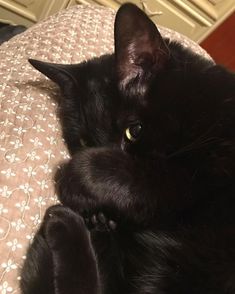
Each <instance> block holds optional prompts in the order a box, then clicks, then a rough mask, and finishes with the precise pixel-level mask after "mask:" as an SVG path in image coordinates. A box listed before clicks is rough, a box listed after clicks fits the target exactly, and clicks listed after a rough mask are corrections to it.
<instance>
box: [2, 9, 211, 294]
mask: <svg viewBox="0 0 235 294" xmlns="http://www.w3.org/2000/svg"><path fill="white" fill-rule="evenodd" d="M114 15H115V13H114V11H112V10H111V9H109V8H105V7H101V6H80V5H79V6H73V7H72V8H70V9H68V10H64V11H62V12H60V13H58V14H56V15H54V16H52V17H50V18H48V19H47V20H45V21H42V22H41V23H38V24H36V25H35V26H33V27H31V28H30V29H28V30H27V31H26V32H24V33H22V34H21V35H18V36H16V37H14V38H13V39H11V40H10V41H9V42H7V43H4V44H3V45H2V46H0V58H1V65H0V81H1V82H0V106H1V107H0V240H1V242H0V252H1V255H0V293H2V294H3V293H19V288H18V282H17V280H19V279H20V277H19V269H20V266H21V265H22V263H23V260H24V258H25V252H26V249H27V246H28V244H29V242H30V241H31V240H32V238H33V235H34V233H35V231H36V230H37V228H38V226H39V224H40V222H41V219H42V217H43V214H44V212H45V210H46V208H47V207H48V206H50V205H52V204H54V203H55V202H56V201H57V198H56V195H55V192H54V188H53V174H54V171H55V169H56V167H57V166H58V164H59V163H60V162H61V161H63V160H65V159H67V158H68V157H69V155H68V152H67V150H66V148H65V146H64V143H63V140H62V138H61V130H60V125H59V121H58V118H57V117H56V104H55V103H54V97H55V96H57V95H60V94H59V90H58V88H57V86H56V85H55V84H54V83H53V82H51V81H49V80H48V79H47V78H45V77H44V76H43V75H42V74H40V73H39V72H37V71H36V70H34V69H33V68H32V67H31V66H30V64H29V63H28V62H27V59H28V58H35V59H41V60H44V61H49V62H57V63H78V62H81V61H83V60H86V59H89V58H92V57H94V56H99V55H101V54H104V53H108V52H111V51H112V50H113V22H114ZM160 30H161V32H162V34H163V35H165V36H166V37H168V38H171V39H176V40H178V41H180V42H181V43H182V44H183V45H184V46H186V47H191V48H192V49H193V50H194V51H195V52H198V53H200V54H202V55H204V56H206V57H208V58H209V56H208V55H207V53H206V52H205V51H203V49H201V48H200V47H199V46H198V45H197V44H195V43H193V42H192V41H190V40H189V39H187V38H186V37H183V36H182V35H180V34H178V33H176V32H173V31H171V30H168V29H165V28H161V29H160Z"/></svg>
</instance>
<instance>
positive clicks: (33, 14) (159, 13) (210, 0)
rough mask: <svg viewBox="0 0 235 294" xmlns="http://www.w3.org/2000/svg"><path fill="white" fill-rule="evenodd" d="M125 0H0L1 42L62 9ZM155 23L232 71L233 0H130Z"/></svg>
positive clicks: (116, 4) (234, 46) (234, 51)
mask: <svg viewBox="0 0 235 294" xmlns="http://www.w3.org/2000/svg"><path fill="white" fill-rule="evenodd" d="M124 2H127V1H126V0H0V43H2V42H4V41H6V40H8V39H10V38H11V37H12V36H14V35H16V34H19V33H21V32H23V31H24V30H26V29H27V28H28V27H30V26H32V25H33V24H35V23H37V22H38V21H41V20H42V19H44V18H46V17H48V16H49V15H52V14H54V13H56V12H58V11H60V10H62V9H65V8H67V7H70V6H72V5H77V4H78V5H79V4H100V5H105V6H109V7H111V8H114V9H118V7H119V6H120V5H121V4H122V3H124ZM128 2H133V3H135V4H137V5H138V6H139V7H140V8H141V9H143V10H144V11H145V12H146V13H147V14H148V15H149V17H150V18H151V19H152V20H153V21H154V22H155V23H156V24H157V25H162V26H165V27H168V28H171V29H173V30H175V31H178V32H180V33H182V34H184V35H186V36H188V37H189V38H190V39H192V40H194V41H195V42H197V43H199V44H200V45H201V46H202V47H203V48H205V49H206V50H207V51H208V53H209V54H210V55H211V56H212V57H213V58H214V59H215V61H216V62H217V63H220V64H223V65H225V66H226V67H228V68H229V69H231V70H234V71H235V0H131V1H128Z"/></svg>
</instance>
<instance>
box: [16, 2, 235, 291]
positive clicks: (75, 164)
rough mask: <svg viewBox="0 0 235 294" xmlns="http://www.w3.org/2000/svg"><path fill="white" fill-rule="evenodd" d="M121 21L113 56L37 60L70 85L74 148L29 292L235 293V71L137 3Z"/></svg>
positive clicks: (28, 270)
mask: <svg viewBox="0 0 235 294" xmlns="http://www.w3.org/2000/svg"><path fill="white" fill-rule="evenodd" d="M114 30H115V53H114V54H113V55H107V56H103V57H100V58H97V59H93V60H90V61H87V62H84V63H81V64H76V65H59V64H49V63H44V62H41V61H36V60H30V63H31V64H32V65H33V66H34V67H35V68H37V69H38V70H40V71H41V72H42V73H44V74H45V75H47V76H48V77H49V78H50V79H52V80H53V81H55V82H56V83H58V85H59V86H60V88H61V90H62V93H63V96H64V99H62V101H61V105H60V117H61V121H62V128H63V135H64V138H65V140H66V143H67V146H68V149H69V151H70V153H71V156H72V157H71V160H70V161H69V162H68V163H66V164H64V166H63V167H62V169H61V172H60V174H57V190H58V196H59V199H60V201H61V203H62V204H63V205H64V206H54V207H51V208H49V209H48V211H47V213H46V216H45V218H44V222H43V224H42V226H41V228H40V230H39V232H38V233H37V234H36V237H35V239H34V242H33V244H32V246H31V247H30V248H29V251H28V254H27V259H26V262H25V264H24V267H23V270H22V280H21V289H22V293H24V294H32V293H33V294H37V293H45V294H65V293H66V294H75V293H79V294H93V293H94V294H106V293H107V294H115V293H118V294H120V293H122V294H125V293H126V294H143V293H145V294H176V293H177V294H189V293H190V294H193V293H195V294H199V293H200V294H204V293H205V294H210V293H211V294H212V293H213V294H231V293H235V76H234V75H233V74H232V73H230V72H228V71H227V70H225V69H224V68H222V67H220V66H218V65H215V64H214V63H213V62H212V61H209V60H207V59H204V58H202V57H200V56H198V55H196V54H194V53H193V52H191V51H190V50H188V49H185V48H183V47H182V46H181V45H180V44H178V43H175V42H170V41H169V40H167V39H162V37H161V35H160V33H159V32H158V30H157V28H156V27H155V25H154V24H153V23H152V22H151V20H149V19H148V17H147V16H146V15H145V14H144V13H143V12H142V11H141V10H140V9H138V8H137V7H136V6H134V5H132V4H125V5H123V6H122V7H121V8H120V9H119V11H118V12H117V16H116V20H115V28H114ZM88 229H89V230H88Z"/></svg>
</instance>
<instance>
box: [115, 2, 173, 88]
mask: <svg viewBox="0 0 235 294" xmlns="http://www.w3.org/2000/svg"><path fill="white" fill-rule="evenodd" d="M114 39H115V58H116V67H117V74H118V78H119V86H120V88H121V89H125V88H126V87H127V85H128V84H129V82H132V83H131V85H132V86H133V83H134V84H135V85H136V86H138V85H139V88H140V89H139V91H140V92H145V90H146V87H147V85H148V83H149V81H150V80H151V78H152V77H153V75H155V74H156V73H157V72H158V71H160V70H162V69H163V68H164V66H165V64H166V62H167V60H168V58H169V49H168V47H167V45H166V44H165V42H164V40H163V39H162V37H161V35H160V33H159V31H158V29H157V28H156V26H155V24H154V23H153V22H152V21H151V20H150V19H149V18H148V17H147V15H146V14H145V13H144V12H143V11H142V10H141V9H139V8H138V7H137V6H135V5H133V4H130V3H128V4H124V5H123V6H121V8H120V9H119V10H118V12H117V15H116V19H115V26H114Z"/></svg>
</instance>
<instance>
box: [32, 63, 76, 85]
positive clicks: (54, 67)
mask: <svg viewBox="0 0 235 294" xmlns="http://www.w3.org/2000/svg"><path fill="white" fill-rule="evenodd" d="M29 63H30V64H31V65H32V66H33V67H34V68H36V69H37V70H38V71H40V72H41V73H43V74H44V75H45V76H47V77H48V78H49V79H51V80H52V81H53V82H55V83H57V84H58V85H59V86H60V88H61V89H62V90H66V89H69V88H71V87H72V86H73V85H75V84H76V83H77V81H76V79H75V72H74V69H75V66H74V65H70V64H57V63H49V62H43V61H39V60H35V59H29Z"/></svg>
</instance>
